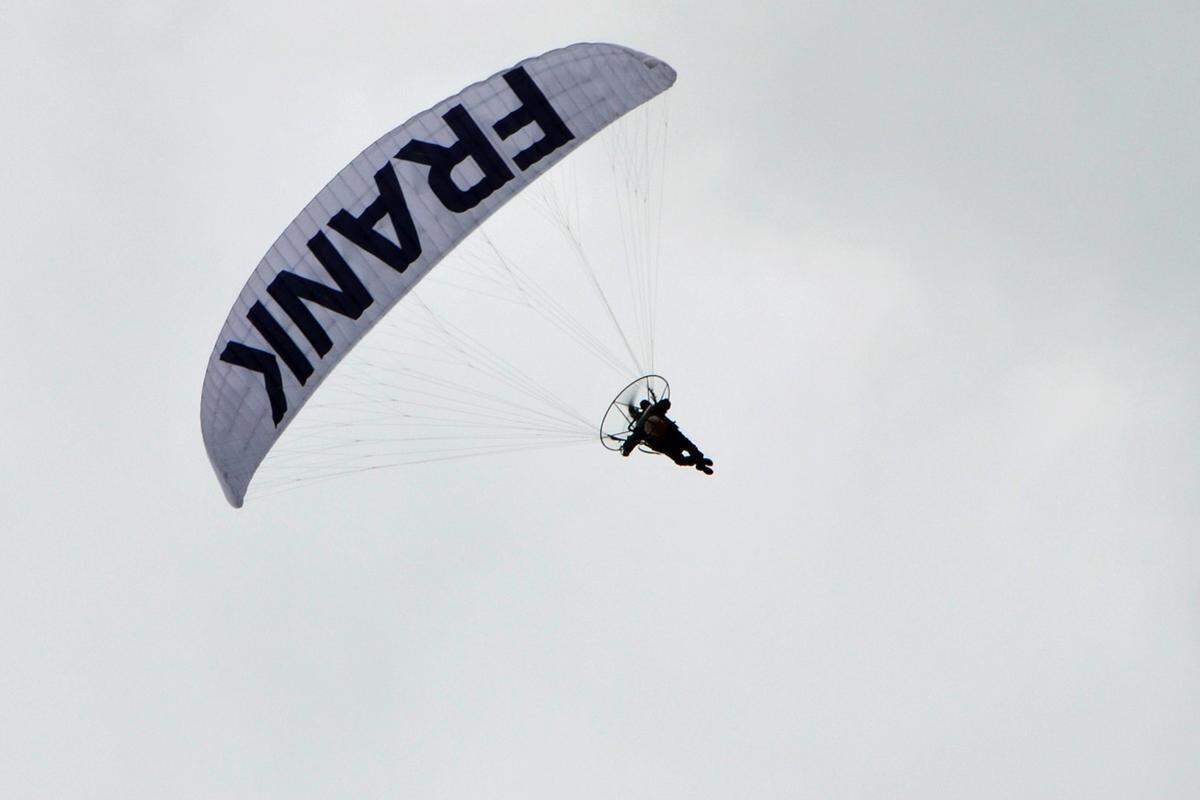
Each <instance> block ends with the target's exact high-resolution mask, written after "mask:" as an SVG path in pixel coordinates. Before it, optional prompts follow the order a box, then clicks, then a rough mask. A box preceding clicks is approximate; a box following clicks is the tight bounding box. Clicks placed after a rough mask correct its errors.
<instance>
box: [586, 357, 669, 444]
mask: <svg viewBox="0 0 1200 800" xmlns="http://www.w3.org/2000/svg"><path fill="white" fill-rule="evenodd" d="M670 397H671V384H669V383H667V379H666V378H664V377H663V376H662V375H654V374H651V375H643V376H642V377H640V378H637V379H636V380H633V381H631V382H630V383H629V384H628V385H626V386H625V388H624V389H622V390H621V391H620V392H618V393H617V396H616V397H614V398H613V401H612V402H611V403H609V404H608V409H607V410H605V412H604V418H603V419H602V420H601V421H600V442H601V444H603V445H604V446H605V447H606V448H608V449H609V450H615V451H620V449H621V445H622V444H624V443H625V440H626V439H628V438H629V435H630V434H631V433H633V428H634V425H635V424H636V423H637V421H638V418H639V417H640V416H641V414H642V412H641V410H640V406H641V403H642V401H643V400H645V401H646V402H648V403H650V404H654V403H657V402H658V401H659V400H668V399H670ZM638 449H639V450H641V451H642V452H643V453H657V451H655V450H652V449H650V448H649V447H646V446H645V445H639V446H638Z"/></svg>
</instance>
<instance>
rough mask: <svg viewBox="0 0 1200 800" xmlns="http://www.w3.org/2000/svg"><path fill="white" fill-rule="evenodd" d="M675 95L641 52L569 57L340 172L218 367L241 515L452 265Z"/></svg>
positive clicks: (221, 345)
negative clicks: (293, 438) (402, 307)
mask: <svg viewBox="0 0 1200 800" xmlns="http://www.w3.org/2000/svg"><path fill="white" fill-rule="evenodd" d="M674 81H675V71H674V70H673V69H671V67H670V66H668V65H667V64H665V63H663V62H661V61H659V60H657V59H655V58H652V57H650V56H647V55H645V54H642V53H638V52H636V51H633V50H629V49H627V48H624V47H620V46H617V45H611V44H576V45H571V46H570V47H566V48H563V49H561V50H554V51H551V52H549V53H546V54H545V55H542V56H538V57H536V58H531V59H527V60H525V61H522V62H520V63H519V64H517V65H516V66H514V67H512V68H511V69H507V70H504V71H502V72H499V73H497V74H496V75H493V76H492V77H490V78H488V79H487V80H485V81H482V82H480V83H476V84H472V85H471V86H468V87H467V88H466V89H463V90H462V91H461V92H460V93H458V94H457V95H455V96H453V97H450V98H448V99H446V100H443V101H442V102H441V103H438V104H437V105H436V106H434V107H433V108H431V109H429V110H428V111H425V112H422V113H420V114H418V115H416V116H415V117H413V118H412V119H410V120H409V121H408V122H406V123H404V124H403V125H401V126H400V127H398V128H396V129H395V130H393V131H391V132H390V133H388V134H387V135H385V136H383V137H382V138H380V139H379V140H378V141H376V142H375V143H374V144H372V145H371V146H370V147H368V148H367V149H366V150H364V151H363V152H362V153H361V154H360V155H359V156H358V157H357V158H355V159H354V160H353V161H351V162H350V164H349V165H347V166H346V168H345V169H343V170H342V171H341V172H339V173H338V174H337V175H336V176H335V177H334V179H333V180H332V181H330V182H329V184H328V185H327V186H326V187H325V188H324V189H323V190H321V192H320V193H319V194H318V195H317V196H316V197H315V198H314V199H313V200H312V202H310V203H309V204H308V205H307V206H305V208H304V210H303V211H302V212H301V213H300V214H299V216H297V218H296V219H295V220H294V221H293V222H292V223H291V224H290V225H289V226H288V227H287V229H286V230H284V232H283V234H282V235H281V236H280V237H279V239H278V240H277V241H276V242H275V244H274V245H272V247H271V249H270V250H269V251H268V252H267V254H266V256H264V257H263V259H262V261H260V262H259V264H258V266H257V267H256V268H255V270H254V272H253V274H252V275H251V276H250V279H249V281H248V282H247V283H246V286H245V287H244V288H243V289H242V292H241V294H240V295H239V296H238V299H237V302H236V303H235V304H234V307H233V310H232V311H231V312H230V314H229V317H228V319H226V321H225V324H224V326H223V327H222V329H221V333H220V336H219V337H218V339H217V342H216V346H215V347H214V349H213V353H212V356H211V358H210V359H209V364H208V371H207V372H206V374H205V376H204V387H203V393H202V396H201V410H200V416H201V429H202V432H203V435H204V444H205V448H206V449H207V451H208V456H209V460H210V461H211V462H212V465H213V469H214V470H215V471H216V474H217V478H218V479H219V480H220V483H221V487H222V489H223V490H224V492H225V496H226V498H227V499H228V500H229V502H230V503H231V504H233V505H234V506H241V504H242V501H243V498H244V497H245V493H246V488H247V486H248V485H249V483H250V479H251V477H253V475H254V472H255V470H256V469H257V468H258V466H259V464H260V463H261V462H262V460H263V458H264V457H265V456H266V454H267V452H268V451H269V450H270V449H271V447H272V445H273V444H274V443H275V441H276V439H278V438H279V436H280V434H282V433H283V431H284V429H285V428H286V427H287V426H288V424H289V423H290V422H291V421H292V420H293V419H294V418H295V416H296V414H297V413H298V412H299V411H300V409H301V408H302V407H303V406H304V404H305V402H306V401H307V400H308V398H309V397H310V396H311V395H312V393H313V392H314V391H315V390H316V388H317V387H318V386H319V385H320V384H321V382H322V381H323V380H324V379H325V377H326V376H328V375H329V373H330V372H331V371H332V370H333V369H334V368H335V367H336V365H337V364H338V362H339V361H340V360H341V359H342V358H343V357H344V356H345V355H346V353H347V352H349V351H350V349H351V348H353V347H354V345H355V343H356V342H358V340H359V339H360V338H362V336H363V335H364V334H365V333H366V332H367V331H369V330H370V329H371V327H372V326H373V325H374V324H375V323H376V322H377V321H378V320H379V319H380V318H381V317H382V316H383V315H384V314H386V313H387V311H388V310H389V309H390V308H392V306H394V305H395V304H396V303H397V302H398V301H399V300H400V299H401V298H402V297H404V295H405V294H406V293H407V292H408V291H409V290H410V289H411V288H412V287H413V286H414V285H415V284H416V283H417V282H418V281H420V280H421V278H422V277H424V275H425V274H426V273H427V272H428V271H429V270H430V269H431V268H432V267H433V266H434V265H435V264H437V262H438V261H439V260H441V258H442V257H443V256H444V255H446V253H447V252H449V251H450V250H452V249H453V248H454V247H455V246H456V245H457V244H458V243H459V242H460V241H462V240H463V238H464V237H466V236H467V234H469V233H470V232H471V231H473V230H475V228H477V227H478V226H479V224H480V223H481V222H483V221H484V220H485V219H486V218H487V217H488V216H489V215H491V214H492V212H494V211H495V210H496V209H497V208H499V207H500V206H501V205H503V204H504V203H506V202H507V201H508V200H509V199H511V198H512V197H513V196H514V195H516V194H517V193H518V192H519V191H521V190H522V189H523V188H524V187H526V186H527V185H529V183H530V182H532V181H533V180H534V179H535V178H536V177H538V176H539V175H540V174H542V173H543V172H545V171H546V170H547V169H549V168H550V167H552V166H553V165H554V164H556V163H557V162H559V161H560V160H562V158H563V157H564V156H566V155H567V154H568V153H570V152H571V151H572V150H573V149H575V148H576V147H578V146H579V145H580V144H581V143H582V142H584V141H586V140H587V139H588V138H589V137H591V136H592V135H593V134H595V133H596V132H598V131H599V130H601V129H602V128H604V127H605V126H606V125H608V124H609V123H611V122H613V121H614V120H616V119H617V118H618V117H620V116H621V115H623V114H625V113H626V112H628V111H630V110H631V109H634V108H636V107H637V106H639V105H640V104H642V103H644V102H646V101H647V100H649V99H651V98H652V97H654V96H655V95H657V94H659V93H660V92H662V91H664V90H665V89H667V88H669V87H670V86H671V85H672V84H673V83H674Z"/></svg>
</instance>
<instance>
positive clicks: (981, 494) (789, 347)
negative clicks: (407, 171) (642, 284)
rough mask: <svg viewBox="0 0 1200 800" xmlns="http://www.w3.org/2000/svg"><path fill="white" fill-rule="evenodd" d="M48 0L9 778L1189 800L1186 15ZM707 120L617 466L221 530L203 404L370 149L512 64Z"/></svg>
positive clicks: (25, 110)
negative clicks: (352, 165)
mask: <svg viewBox="0 0 1200 800" xmlns="http://www.w3.org/2000/svg"><path fill="white" fill-rule="evenodd" d="M247 5H250V4H235V3H229V4H221V3H216V2H204V3H195V4H177V3H170V2H163V1H162V0H157V1H156V2H146V3H110V2H105V3H85V2H59V3H45V2H36V3H34V2H25V1H24V0H17V2H16V3H15V4H13V3H11V2H10V3H9V4H8V5H7V6H6V8H5V12H4V14H3V23H2V24H0V66H2V67H3V69H2V72H0V100H2V102H3V114H2V115H0V120H2V121H0V126H2V127H0V141H2V142H3V145H4V146H3V149H2V151H0V165H2V173H0V174H2V175H3V176H4V182H3V191H2V192H0V220H2V221H0V225H2V226H3V229H4V241H5V243H6V245H7V253H6V256H5V261H4V263H5V265H4V267H2V268H0V269H3V273H2V274H3V282H4V287H5V289H4V292H3V295H2V296H0V298H2V299H0V303H2V306H0V334H2V335H3V338H4V342H5V347H4V355H3V356H0V364H2V367H3V374H4V376H5V378H4V381H3V388H2V389H0V434H2V436H0V469H2V470H3V472H2V473H0V478H2V482H0V530H2V533H0V612H2V613H0V795H3V796H4V797H12V798H18V797H56V798H59V797H98V798H126V799H127V798H163V797H171V798H193V797H195V798H226V797H228V798H250V797H254V798H258V797H281V798H283V797H286V798H328V797H356V798H367V797H389V798H394V797H429V798H463V797H485V798H492V797H495V798H542V797H545V798H551V797H553V798H616V797H620V798H675V797H679V798H683V797H687V798H731V797H764V798H897V797H913V798H922V800H928V799H929V798H962V797H971V798H1013V797H1021V798H1043V797H1044V798H1064V797H1089V798H1122V799H1124V798H1130V797H1153V798H1192V797H1197V796H1200V558H1198V555H1200V545H1198V544H1197V534H1198V533H1200V493H1198V491H1197V478H1198V477H1200V469H1198V468H1200V458H1198V456H1197V443H1198V442H1200V418H1198V410H1200V403H1198V402H1197V397H1198V394H1200V370H1198V368H1197V362H1196V350H1197V344H1198V343H1200V319H1198V314H1197V311H1198V309H1200V269H1198V268H1200V258H1198V255H1200V252H1198V251H1200V239H1198V237H1197V227H1196V226H1197V212H1198V211H1200V150H1198V149H1197V146H1196V144H1197V141H1198V135H1197V133H1198V131H1197V121H1198V114H1200V112H1198V111H1197V108H1200V91H1198V90H1200V64H1198V63H1197V61H1198V59H1197V55H1196V52H1197V48H1196V43H1197V42H1198V41H1200V11H1198V10H1197V6H1196V5H1195V4H1194V3H1158V4H1152V5H1153V6H1154V7H1153V8H1150V6H1148V5H1147V4H1142V3H1129V4H1112V3H1087V4H1082V3H1081V4H1074V3H1071V4H1068V3H1057V4H1050V5H1052V8H1049V9H1047V7H1046V6H1047V4H1011V3H995V4H983V3H972V4H966V5H965V6H959V5H942V4H936V5H935V4H921V5H913V6H908V5H905V6H892V5H871V4H858V5H856V7H855V8H853V9H848V8H846V4H844V3H830V4H812V5H808V4H800V3H792V2H787V3H779V4H767V3H748V4H736V3H733V4H731V3H725V4H701V3H678V4H666V3H648V2H636V3H632V2H631V3H620V4H618V3H598V4H597V3H587V4H576V3H559V4H546V3H527V4H522V3H513V2H509V3H487V4H483V3H478V4H461V5H460V4H453V3H428V2H423V3H413V2H410V3H357V2H347V3H322V4H317V3H304V2H288V3H284V2H261V3H255V4H252V5H253V9H252V10H248V9H247V8H246V6H247ZM575 41H611V42H616V43H620V44H624V45H628V46H631V47H634V48H636V49H639V50H642V51H645V52H647V53H651V54H653V55H655V56H657V57H659V58H661V59H663V60H665V61H667V62H669V63H670V64H671V65H673V66H674V67H675V68H676V69H677V70H678V73H679V80H678V83H677V84H676V86H675V88H673V89H672V90H671V91H670V93H669V94H670V98H669V100H670V120H671V147H670V152H669V155H668V163H667V171H666V182H667V185H666V192H667V197H668V209H667V212H666V215H665V228H664V234H663V281H664V283H663V285H664V295H663V297H662V309H661V311H662V323H661V328H660V331H659V339H660V341H659V351H658V363H659V366H660V367H661V369H662V370H663V371H664V372H665V373H667V374H668V375H669V376H670V378H671V381H672V385H673V387H674V388H675V392H676V398H677V403H676V410H677V412H678V415H679V418H680V420H681V422H682V423H683V424H684V425H685V427H686V429H687V430H688V431H689V432H690V433H692V434H694V435H695V437H696V438H697V440H698V441H699V442H700V443H701V444H702V445H703V446H704V448H705V450H706V451H707V452H708V453H709V454H711V455H712V456H713V457H714V459H715V460H716V461H717V468H718V472H717V475H716V476H714V477H713V478H711V479H709V478H704V476H701V475H699V474H698V473H695V472H694V471H688V470H678V469H675V468H673V467H671V466H670V465H668V464H666V463H665V462H664V461H663V460H661V459H654V458H651V457H644V458H637V457H635V458H631V459H629V460H628V461H622V460H621V459H619V458H615V457H612V456H611V454H608V453H606V452H604V451H603V450H602V449H601V448H599V447H595V448H593V449H586V448H585V449H584V450H582V451H580V452H577V453H575V454H573V455H572V456H571V457H569V458H567V457H565V456H562V455H561V454H556V453H555V452H554V451H551V452H550V453H547V454H537V455H533V456H518V455H513V456H498V457H492V458H487V459H478V460H467V461H456V462H450V463H448V464H433V465H427V466H421V467H409V468H404V469H401V470H397V471H393V472H381V473H372V474H370V475H369V476H365V477H363V478H362V479H361V480H343V481H337V482H331V483H329V484H325V485H322V486H319V487H313V488H312V489H311V490H303V491H299V492H293V493H289V494H288V495H287V500H286V501H280V500H279V499H277V498H264V500H263V501H262V502H260V503H255V502H252V501H251V502H248V503H247V505H246V507H245V508H244V509H241V510H238V511H235V510H233V509H231V508H230V507H229V506H228V505H227V504H226V502H225V500H224V498H223V497H222V494H221V491H220V489H219V487H218V485H217V482H216V480H215V478H214V476H213V474H212V471H211V469H210V467H209V464H208V461H207V459H206V457H205V453H204V448H203V445H202V442H201V438H200V428H199V399H200V385H201V381H202V378H203V375H204V370H205V367H206V363H207V359H208V357H209V353H210V352H211V349H212V347H213V343H214V340H215V338H216V335H217V332H218V330H219V328H220V325H221V323H222V321H223V320H224V319H225V316H226V314H227V313H228V311H229V307H230V304H231V303H232V301H233V299H234V298H235V297H236V295H237V292H238V290H239V289H240V287H241V285H242V283H243V282H244V280H245V279H246V277H247V276H248V275H249V273H250V271H251V269H252V268H253V267H254V265H255V264H256V263H257V262H258V260H259V259H260V258H261V256H262V254H263V252H264V251H265V250H266V248H267V247H268V246H269V245H270V243H271V242H272V241H273V240H274V238H275V237H276V236H277V235H278V233H279V232H280V231H282V229H283V228H284V227H285V226H286V225H287V223H288V222H289V221H290V220H291V219H292V217H293V216H294V215H295V214H296V213H297V212H298V211H299V209H300V208H301V207H303V205H304V204H305V203H306V202H307V201H308V200H309V199H310V198H311V197H312V196H313V194H314V193H315V192H316V191H317V190H318V189H319V188H320V187H321V186H322V185H323V184H324V183H325V182H326V181H327V180H328V179H329V178H330V177H331V176H332V175H333V174H334V173H335V172H336V171H337V170H338V169H339V168H341V167H342V166H343V165H344V164H345V163H346V162H347V161H349V159H350V158H352V157H353V156H354V155H355V154H357V153H358V152H359V151H360V150H361V149H362V148H363V147H364V146H365V145H366V144H368V143H369V142H371V141H372V140H374V139H375V138H376V137H378V136H379V135H381V134H382V133H383V132H385V131H387V130H389V129H390V128H392V127H393V126H395V125H396V124H398V123H399V122H401V121H403V120H404V119H407V118H408V117H409V116H411V115H412V114H413V113H415V112H416V111H419V110H421V109H424V108H426V107H428V106H429V105H431V104H433V103H434V102H436V101H438V100H440V99H441V98H443V97H446V96H448V95H450V94H452V93H454V92H456V91H457V90H458V89H460V88H461V87H462V86H464V85H466V84H468V83H470V82H472V81H475V80H479V79H481V78H484V77H486V76H488V75H490V74H492V73H494V72H496V71H497V70H500V69H502V68H504V67H507V66H509V65H511V64H513V63H515V62H516V61H518V60H520V59H521V58H524V57H527V56H530V55H534V54H537V53H541V52H544V51H546V50H549V49H552V48H555V47H559V46H562V45H566V44H569V43H571V42H575Z"/></svg>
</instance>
